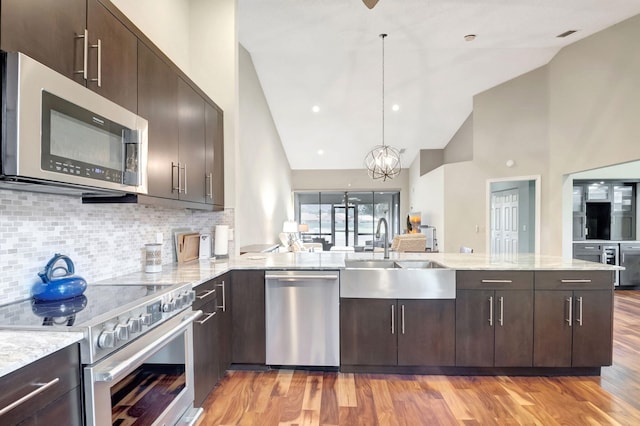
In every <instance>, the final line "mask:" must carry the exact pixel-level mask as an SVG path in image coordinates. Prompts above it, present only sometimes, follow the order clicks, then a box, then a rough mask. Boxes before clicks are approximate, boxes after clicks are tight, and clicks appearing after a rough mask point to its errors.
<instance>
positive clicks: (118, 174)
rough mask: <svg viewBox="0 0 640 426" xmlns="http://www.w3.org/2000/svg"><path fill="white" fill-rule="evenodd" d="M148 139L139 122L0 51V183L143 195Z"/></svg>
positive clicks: (36, 65)
mask: <svg viewBox="0 0 640 426" xmlns="http://www.w3.org/2000/svg"><path fill="white" fill-rule="evenodd" d="M147 133H148V123H147V120H145V119H144V118H142V117H139V116H137V115H136V114H134V113H132V112H130V111H128V110H127V109H125V108H123V107H121V106H119V105H117V104H115V103H113V102H111V101H110V100H108V99H106V98H104V97H102V96H100V95H98V94H97V93H95V92H93V91H91V90H89V89H87V88H86V87H83V86H81V85H79V84H78V83H76V82H74V81H72V80H70V79H68V78H67V77H65V76H63V75H61V74H59V73H57V72H55V71H53V70H51V69H50V68H47V67H46V66H44V65H42V64H40V63H38V62H36V61H35V60H33V59H31V58H29V57H28V56H26V55H24V54H21V53H13V52H11V53H5V52H3V53H2V156H1V161H2V163H1V169H0V179H1V182H2V183H5V184H14V188H15V189H26V190H34V191H41V192H57V193H82V194H85V195H90V194H92V193H94V194H97V195H100V194H107V195H113V193H136V194H146V193H147ZM5 186H6V185H5Z"/></svg>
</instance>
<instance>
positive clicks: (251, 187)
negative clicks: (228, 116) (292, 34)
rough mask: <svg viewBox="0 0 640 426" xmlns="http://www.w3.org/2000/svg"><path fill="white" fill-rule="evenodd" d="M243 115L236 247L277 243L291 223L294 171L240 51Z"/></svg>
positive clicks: (245, 54) (247, 59)
mask: <svg viewBox="0 0 640 426" xmlns="http://www.w3.org/2000/svg"><path fill="white" fill-rule="evenodd" d="M239 59H240V60H239V65H240V79H239V80H240V111H239V124H240V132H239V144H238V163H239V164H240V165H241V166H242V171H243V172H242V173H241V174H239V175H238V177H237V184H238V189H239V191H238V194H237V198H236V211H237V216H236V220H237V222H236V223H237V226H236V238H237V244H236V245H237V246H238V247H240V246H243V245H247V244H261V243H275V242H278V233H279V232H281V231H282V224H283V222H284V221H285V220H287V219H289V218H291V219H292V218H293V214H292V213H293V210H292V208H291V187H292V178H291V168H290V167H289V161H288V160H287V157H286V154H285V152H284V149H283V147H282V142H281V141H280V136H279V134H278V131H277V129H276V127H275V124H274V122H273V118H272V117H271V112H270V110H269V105H268V104H267V100H266V98H265V96H264V93H263V91H262V86H261V85H260V81H259V80H258V75H257V74H256V70H255V68H254V66H253V61H252V60H251V55H250V54H249V52H247V50H245V49H244V48H243V47H242V46H241V47H240V57H239Z"/></svg>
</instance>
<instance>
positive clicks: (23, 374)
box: [0, 344, 83, 426]
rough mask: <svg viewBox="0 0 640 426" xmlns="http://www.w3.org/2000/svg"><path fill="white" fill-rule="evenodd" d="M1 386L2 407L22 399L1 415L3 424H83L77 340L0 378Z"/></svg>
mask: <svg viewBox="0 0 640 426" xmlns="http://www.w3.org/2000/svg"><path fill="white" fill-rule="evenodd" d="M43 388H44V389H43ZM0 389H2V392H0V407H2V408H4V407H8V406H10V405H11V404H13V403H14V402H16V401H19V400H21V399H22V402H21V403H19V404H17V405H16V406H15V408H13V409H11V410H9V411H7V412H5V413H4V414H2V415H0V424H2V425H17V424H20V425H42V426H50V425H52V424H64V425H70V426H74V425H78V426H79V425H82V424H83V421H82V408H81V407H82V395H81V394H82V390H81V385H80V354H79V350H78V345H77V344H73V345H71V346H68V347H66V348H64V349H61V350H59V351H57V352H54V353H53V354H51V355H48V356H46V357H44V358H42V359H40V360H38V361H35V362H33V363H31V364H29V365H27V366H26V367H23V368H21V369H19V370H16V371H14V372H12V373H10V374H8V375H6V376H4V377H2V378H0ZM23 398H24V399H23Z"/></svg>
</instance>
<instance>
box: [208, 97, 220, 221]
mask: <svg viewBox="0 0 640 426" xmlns="http://www.w3.org/2000/svg"><path fill="white" fill-rule="evenodd" d="M205 124H206V131H205V137H206V142H205V152H206V154H205V159H206V163H205V173H206V176H207V186H208V187H207V188H206V190H207V203H209V204H213V205H214V206H215V208H214V209H215V210H224V129H223V127H224V126H223V114H222V111H221V110H220V109H218V108H216V107H214V106H212V105H209V104H205Z"/></svg>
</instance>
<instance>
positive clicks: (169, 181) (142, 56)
mask: <svg viewBox="0 0 640 426" xmlns="http://www.w3.org/2000/svg"><path fill="white" fill-rule="evenodd" d="M177 104H178V78H177V77H176V75H175V73H174V72H173V71H172V70H171V69H170V68H169V66H168V65H167V64H165V63H164V62H163V61H162V60H161V59H160V58H159V57H158V56H156V55H155V54H154V53H153V52H152V51H151V50H150V49H149V48H148V47H146V46H145V45H144V44H142V43H141V42H140V43H139V46H138V114H139V115H141V116H142V117H144V118H146V119H147V120H148V121H149V157H148V165H147V173H148V178H149V195H152V196H156V197H163V198H174V199H175V198H177V197H178V193H177V192H174V191H173V188H174V187H177V173H176V171H175V170H174V168H173V167H172V165H173V164H174V163H175V164H177V161H178V118H177V116H178V114H177Z"/></svg>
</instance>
